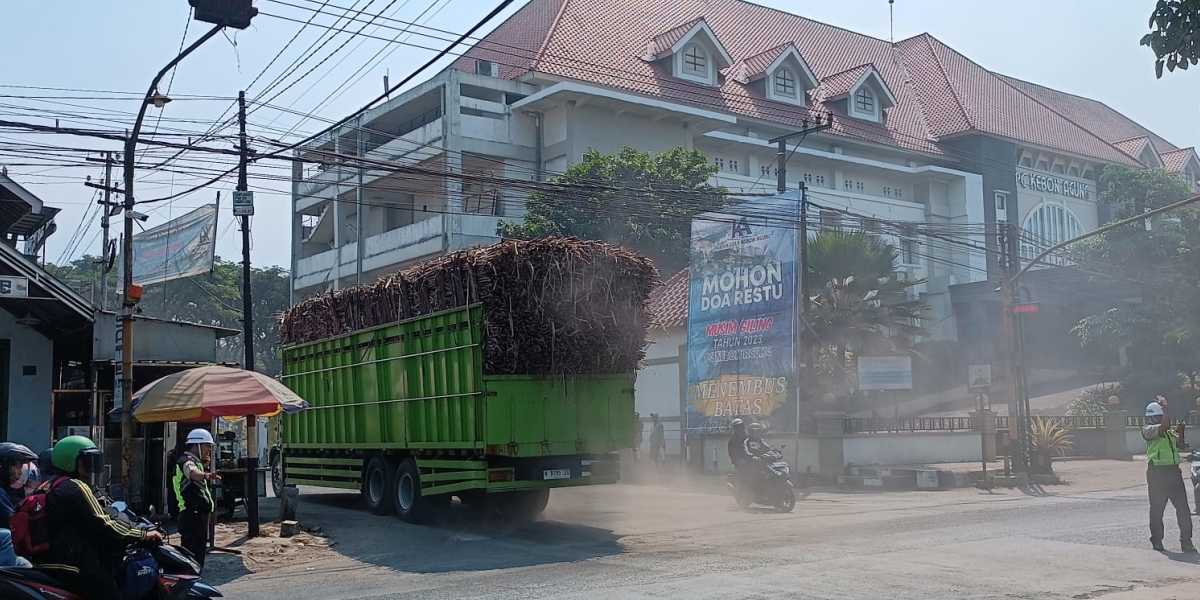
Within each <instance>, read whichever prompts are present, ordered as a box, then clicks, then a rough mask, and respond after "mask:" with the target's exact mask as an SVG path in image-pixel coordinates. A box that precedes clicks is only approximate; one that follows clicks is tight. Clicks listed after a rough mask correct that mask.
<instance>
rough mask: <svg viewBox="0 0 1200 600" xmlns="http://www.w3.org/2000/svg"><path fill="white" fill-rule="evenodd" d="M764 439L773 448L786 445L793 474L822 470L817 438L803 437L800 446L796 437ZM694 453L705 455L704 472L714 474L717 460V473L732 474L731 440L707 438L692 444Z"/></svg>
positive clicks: (784, 456) (800, 439)
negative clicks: (797, 451)
mask: <svg viewBox="0 0 1200 600" xmlns="http://www.w3.org/2000/svg"><path fill="white" fill-rule="evenodd" d="M764 439H766V440H767V443H768V444H770V445H771V446H772V447H773V448H779V447H780V446H783V445H786V446H787V448H784V450H783V459H784V460H786V461H787V462H788V464H789V465H791V467H792V472H793V473H817V472H818V471H819V470H820V462H819V457H818V455H817V438H815V437H807V436H801V437H800V438H799V446H797V439H796V436H794V435H786V434H784V435H770V434H768V435H767V436H766V437H765V438H764ZM690 445H691V446H692V448H693V451H700V452H703V454H704V472H705V473H709V474H712V473H713V472H714V470H713V460H714V459H715V460H716V471H715V472H716V473H717V474H723V473H732V472H733V465H732V464H731V463H730V462H729V438H727V437H723V436H705V437H703V438H700V439H698V440H696V443H694V444H690ZM797 447H798V448H799V449H800V453H799V455H797V453H796V448H797Z"/></svg>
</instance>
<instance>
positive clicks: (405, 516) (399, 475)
mask: <svg viewBox="0 0 1200 600" xmlns="http://www.w3.org/2000/svg"><path fill="white" fill-rule="evenodd" d="M392 489H393V490H395V494H394V496H393V498H394V500H395V502H394V504H395V507H396V516H397V517H400V520H402V521H404V522H405V523H421V522H424V521H425V520H426V519H427V518H428V517H429V513H430V510H429V508H430V506H429V505H430V500H429V499H426V498H422V497H421V472H420V470H418V469H417V461H415V460H413V459H411V458H406V459H404V462H402V463H400V468H399V469H397V470H396V485H395V487H393V488H392Z"/></svg>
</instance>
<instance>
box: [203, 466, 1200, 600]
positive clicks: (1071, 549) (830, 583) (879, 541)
mask: <svg viewBox="0 0 1200 600" xmlns="http://www.w3.org/2000/svg"><path fill="white" fill-rule="evenodd" d="M1103 465H1115V466H1112V467H1104V468H1103V471H1102V472H1103V473H1105V474H1106V477H1107V478H1108V479H1112V480H1113V481H1114V483H1113V484H1112V485H1107V484H1105V485H1096V484H1095V482H1094V481H1081V482H1076V484H1075V485H1071V486H1055V487H1048V488H1045V490H1044V491H1028V490H1027V491H1020V490H1004V491H998V492H996V493H986V492H980V491H977V490H954V491H948V492H903V493H840V492H837V491H826V492H816V493H813V494H811V495H809V496H807V497H806V498H804V499H803V500H801V501H800V502H799V503H798V504H797V506H796V510H795V512H793V513H792V514H788V515H779V514H774V513H772V512H769V511H761V512H759V511H755V512H746V511H743V510H740V509H738V508H737V507H736V506H735V505H734V503H733V500H732V499H731V498H729V497H728V496H723V495H720V494H718V493H715V491H708V492H698V491H684V490H682V489H680V488H679V487H678V486H674V487H673V486H669V485H658V486H654V485H616V486H604V487H597V488H591V489H575V490H556V491H555V492H554V493H553V494H552V497H551V500H550V508H549V509H548V510H547V513H546V515H545V517H544V519H543V520H541V521H539V522H534V523H526V524H523V525H519V526H516V525H511V524H504V523H497V522H491V521H484V520H480V519H478V518H476V517H474V516H473V515H472V514H471V513H469V512H468V511H466V510H465V509H462V508H461V507H458V506H457V505H455V506H454V507H452V510H451V511H450V512H449V514H448V515H447V516H446V517H444V518H443V519H442V520H441V521H440V522H439V523H437V524H435V525H431V526H420V527H417V526H411V525H406V524H404V523H402V522H400V521H399V520H397V519H395V518H393V517H376V516H372V515H370V514H368V513H367V512H366V511H364V510H362V509H361V508H360V502H361V501H360V499H359V497H358V496H357V495H355V494H349V495H347V494H342V493H330V492H325V491H323V490H315V489H309V488H301V509H300V518H301V520H302V523H303V524H304V525H309V524H314V523H315V524H319V525H320V526H321V528H322V529H323V531H324V532H325V533H326V534H327V535H328V536H329V538H330V539H331V540H332V541H333V542H334V545H333V546H332V548H330V549H328V550H325V551H324V553H323V554H321V555H319V556H316V557H315V558H311V559H307V558H306V559H305V560H304V561H285V564H272V565H270V566H269V568H262V567H261V566H260V567H254V566H253V565H252V566H251V567H252V568H251V569H250V570H249V571H248V570H246V569H245V568H243V567H242V566H241V565H242V563H241V561H240V559H235V558H234V557H229V556H221V557H217V556H216V555H214V557H210V565H211V568H210V569H209V572H206V574H205V575H206V576H205V579H206V580H207V581H209V582H210V583H214V584H216V585H218V587H219V589H220V590H221V591H222V592H223V593H224V594H225V595H226V597H229V598H235V599H244V600H258V599H262V600H268V599H269V600H280V599H286V600H308V599H314V600H315V599H345V600H351V599H355V600H359V599H361V600H367V599H372V600H374V599H379V600H383V599H402V598H413V599H416V598H420V599H422V600H438V599H454V600H462V599H474V598H489V599H491V598H495V599H519V598H520V599H524V598H567V599H576V598H578V599H587V600H600V599H608V598H612V599H618V598H619V599H630V598H657V599H662V598H687V599H697V600H699V599H706V598H714V599H721V600H729V599H740V598H789V599H790V598H823V599H824V598H829V599H875V598H881V599H882V598H886V599H889V600H899V599H906V598H920V599H922V600H927V599H941V598H964V599H976V598H1039V599H1041V598H1050V599H1054V598H1070V599H1085V598H1104V599H1106V600H1142V599H1150V598H1153V599H1154V600H1171V599H1173V598H1178V599H1184V598H1187V599H1189V600H1194V599H1195V598H1200V558H1198V557H1196V556H1194V555H1185V554H1182V553H1179V552H1178V549H1179V542H1178V539H1177V538H1178V529H1177V528H1176V527H1175V525H1174V523H1173V521H1174V518H1173V514H1168V518H1167V523H1168V526H1167V538H1168V539H1167V548H1168V550H1170V551H1169V552H1167V553H1158V552H1154V551H1152V550H1150V547H1149V546H1150V545H1149V541H1148V540H1147V537H1148V531H1147V526H1146V515H1147V503H1146V499H1145V491H1144V485H1143V484H1142V482H1141V481H1140V476H1139V474H1140V469H1141V467H1140V465H1136V464H1133V463H1102V465H1101V466H1103ZM1097 472H1101V471H1097ZM1096 488H1106V489H1096ZM250 571H254V572H250Z"/></svg>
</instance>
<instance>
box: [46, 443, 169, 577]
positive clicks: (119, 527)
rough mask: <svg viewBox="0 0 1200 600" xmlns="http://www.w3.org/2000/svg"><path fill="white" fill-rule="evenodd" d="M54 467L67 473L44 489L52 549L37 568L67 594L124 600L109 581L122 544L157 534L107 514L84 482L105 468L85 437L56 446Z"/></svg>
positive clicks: (154, 539) (158, 537)
mask: <svg viewBox="0 0 1200 600" xmlns="http://www.w3.org/2000/svg"><path fill="white" fill-rule="evenodd" d="M52 460H53V463H54V466H55V468H57V469H58V470H59V471H62V472H63V473H66V475H58V476H55V477H52V478H50V479H49V480H48V481H47V482H46V483H44V484H43V485H44V486H47V487H48V488H49V491H48V492H47V493H46V520H47V522H48V524H49V526H50V527H49V528H50V532H51V533H50V550H48V551H47V552H45V553H44V554H43V555H41V556H37V557H35V561H34V562H35V563H36V564H37V566H38V567H39V568H41V569H45V570H47V572H49V573H51V574H53V575H54V577H55V578H57V579H58V580H60V581H62V583H63V584H64V585H65V586H67V587H68V588H69V589H70V591H74V592H76V593H81V594H83V595H84V596H85V597H87V598H88V599H89V600H122V597H121V593H120V591H119V590H118V589H117V585H116V582H115V581H114V579H113V576H114V569H115V568H116V566H117V563H118V561H119V560H120V558H121V556H122V555H123V554H124V551H125V548H126V546H128V545H129V544H131V543H134V542H140V541H152V542H161V541H162V534H160V533H159V532H157V531H141V530H139V529H136V528H133V527H130V526H128V525H125V524H124V523H122V522H120V521H118V520H116V519H113V518H112V517H110V516H108V513H106V512H105V511H104V508H103V507H102V506H101V505H100V501H99V500H98V499H97V498H96V495H95V494H93V493H92V489H91V488H90V487H88V484H87V483H85V482H84V479H86V478H87V477H89V476H90V475H91V474H93V473H96V472H98V471H100V470H101V469H103V468H104V460H103V457H102V456H101V454H100V450H99V448H97V447H96V444H95V443H94V442H92V440H89V439H87V438H86V437H83V436H68V437H65V438H63V439H62V440H60V441H59V442H58V443H57V444H55V445H54V452H53V455H52Z"/></svg>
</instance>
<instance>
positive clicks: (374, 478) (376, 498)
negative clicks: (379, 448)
mask: <svg viewBox="0 0 1200 600" xmlns="http://www.w3.org/2000/svg"><path fill="white" fill-rule="evenodd" d="M362 485H363V487H362V492H363V498H364V499H365V500H366V501H367V509H368V510H370V511H371V512H372V513H374V514H377V515H386V514H388V513H389V512H392V507H393V503H392V500H393V498H394V496H395V494H393V493H392V490H394V489H395V488H396V469H394V468H392V465H390V464H388V461H387V460H386V459H384V458H383V457H382V456H376V457H374V458H372V459H371V460H370V461H369V462H367V468H366V470H365V471H364V472H363V484H362Z"/></svg>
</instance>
